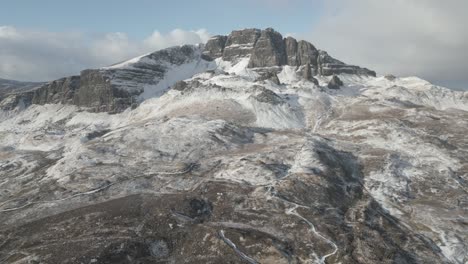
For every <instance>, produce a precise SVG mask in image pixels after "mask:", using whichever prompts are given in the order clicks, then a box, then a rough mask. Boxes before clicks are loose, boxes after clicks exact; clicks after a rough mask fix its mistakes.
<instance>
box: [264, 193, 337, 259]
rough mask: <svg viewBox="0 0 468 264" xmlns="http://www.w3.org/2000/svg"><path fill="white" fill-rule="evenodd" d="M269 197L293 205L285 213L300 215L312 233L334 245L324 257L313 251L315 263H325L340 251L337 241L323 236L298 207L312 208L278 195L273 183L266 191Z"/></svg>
mask: <svg viewBox="0 0 468 264" xmlns="http://www.w3.org/2000/svg"><path fill="white" fill-rule="evenodd" d="M266 195H267V197H268V198H270V197H271V198H276V199H278V200H280V201H282V202H283V203H285V204H288V205H291V206H292V207H290V208H287V209H286V210H285V213H286V214H287V215H294V216H296V217H298V218H299V219H301V220H303V221H304V222H306V223H307V224H308V225H309V226H310V230H311V231H312V233H313V234H314V235H315V236H317V237H319V238H320V239H322V240H324V241H325V242H326V243H327V244H329V245H331V246H332V247H333V251H332V252H330V253H328V254H326V255H324V256H322V257H319V256H317V254H316V253H315V252H313V253H312V254H311V256H312V257H313V258H314V261H315V263H319V264H324V263H325V261H326V259H327V258H329V257H331V256H333V255H335V254H336V253H337V252H338V249H339V248H338V246H337V245H336V243H335V242H333V241H331V240H330V239H328V238H326V237H325V236H323V235H322V234H321V233H320V232H318V231H317V229H316V228H315V225H314V224H313V223H312V222H310V221H309V220H307V218H305V217H304V216H302V215H301V214H299V213H298V212H297V211H296V210H297V208H306V209H309V210H312V208H310V207H308V206H305V205H300V204H297V203H294V202H291V201H288V200H286V199H284V198H281V197H280V196H278V195H277V193H276V191H275V189H274V186H273V185H270V186H269V187H268V188H267V193H266ZM268 198H267V200H268Z"/></svg>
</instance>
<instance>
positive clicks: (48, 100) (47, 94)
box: [32, 76, 80, 104]
mask: <svg viewBox="0 0 468 264" xmlns="http://www.w3.org/2000/svg"><path fill="white" fill-rule="evenodd" d="M79 87H80V76H71V77H67V78H62V79H59V80H56V81H52V82H50V83H47V84H44V85H43V86H41V87H40V88H38V89H36V90H35V91H34V97H33V100H32V103H33V104H72V103H73V102H74V96H75V92H76V90H77V89H78V88H79Z"/></svg>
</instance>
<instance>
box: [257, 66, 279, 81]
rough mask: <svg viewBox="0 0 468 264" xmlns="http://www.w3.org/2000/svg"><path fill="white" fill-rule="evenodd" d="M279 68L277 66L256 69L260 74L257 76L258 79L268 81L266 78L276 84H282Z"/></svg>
mask: <svg viewBox="0 0 468 264" xmlns="http://www.w3.org/2000/svg"><path fill="white" fill-rule="evenodd" d="M278 70H279V69H275V68H272V69H260V68H258V69H256V72H257V73H258V74H259V75H260V77H259V78H257V80H256V81H260V82H261V81H266V80H269V81H271V82H273V83H274V84H276V85H280V84H281V82H280V80H279V78H278Z"/></svg>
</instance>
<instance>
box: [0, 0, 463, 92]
mask: <svg viewBox="0 0 468 264" xmlns="http://www.w3.org/2000/svg"><path fill="white" fill-rule="evenodd" d="M261 1H265V2H270V1H274V2H275V3H276V4H278V3H281V6H284V5H288V4H294V1H291V0H261ZM324 3H325V13H324V14H323V17H322V18H321V19H320V20H319V22H318V24H315V25H314V27H313V29H311V32H310V33H309V34H301V36H300V37H302V38H305V39H307V40H309V41H311V42H312V43H314V44H315V45H316V46H317V47H319V48H321V49H324V50H327V51H329V53H330V54H331V55H332V56H335V57H336V58H339V59H341V60H343V61H345V62H347V63H351V64H357V65H360V66H365V67H368V68H371V69H374V70H376V71H377V72H378V73H379V74H387V73H392V74H396V75H401V76H409V75H416V76H420V77H422V78H425V79H428V80H430V81H433V82H435V83H438V84H443V85H446V86H449V87H450V86H451V87H454V88H458V89H467V88H468V52H467V51H466V50H467V49H468V30H467V29H466V23H467V19H466V18H465V14H464V13H465V12H466V10H468V1H465V0H444V1H440V0H392V1H375V0H353V1H349V0H327V1H325V2H324ZM305 23H307V21H305ZM226 33H227V32H226ZM282 33H284V34H286V33H287V32H282ZM294 35H295V34H294ZM209 36H210V34H209V33H208V31H207V30H204V29H201V30H197V31H185V30H181V29H175V30H174V31H172V32H170V33H167V34H161V33H160V32H158V31H155V32H154V33H153V34H151V35H150V36H148V37H147V38H146V39H144V40H141V41H135V40H130V39H129V38H128V36H127V35H126V34H125V33H109V34H105V35H101V36H89V35H86V34H82V33H74V32H70V33H54V32H44V31H33V30H24V29H18V28H15V27H11V26H0V78H9V79H17V80H30V81H45V80H52V79H56V78H59V77H63V76H67V75H71V74H77V73H79V71H80V70H82V69H85V68H95V67H100V66H105V65H110V64H113V63H116V62H119V61H122V60H125V59H129V58H132V57H135V56H138V55H141V54H144V53H148V52H152V51H155V50H158V49H162V48H165V47H169V46H173V45H180V44H195V43H200V42H205V41H206V40H207V39H208V38H209ZM467 90H468V89H467Z"/></svg>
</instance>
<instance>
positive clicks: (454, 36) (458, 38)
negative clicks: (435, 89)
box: [306, 0, 468, 90]
mask: <svg viewBox="0 0 468 264" xmlns="http://www.w3.org/2000/svg"><path fill="white" fill-rule="evenodd" d="M467 10H468V1H466V0H444V1H441V0H392V1H375V0H353V1H348V0H328V1H327V5H326V14H325V15H324V17H323V19H321V20H320V22H319V24H317V25H315V26H314V30H313V31H312V33H311V34H309V35H307V36H306V38H307V39H309V40H310V41H312V42H313V43H314V44H316V45H317V46H319V47H320V48H323V49H326V50H328V51H329V52H330V53H331V54H332V55H335V56H336V57H338V58H340V59H342V60H344V61H345V62H349V63H354V64H358V65H363V66H366V67H369V68H372V69H374V70H376V71H377V72H378V73H380V74H386V73H393V74H397V75H403V76H408V75H416V76H420V77H422V78H425V79H428V80H430V81H433V82H436V83H440V84H446V85H448V86H453V87H455V88H459V89H465V90H466V89H467V88H468V52H467V50H468V29H467V28H466V25H467V23H468V20H467V18H466V11H467Z"/></svg>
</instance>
